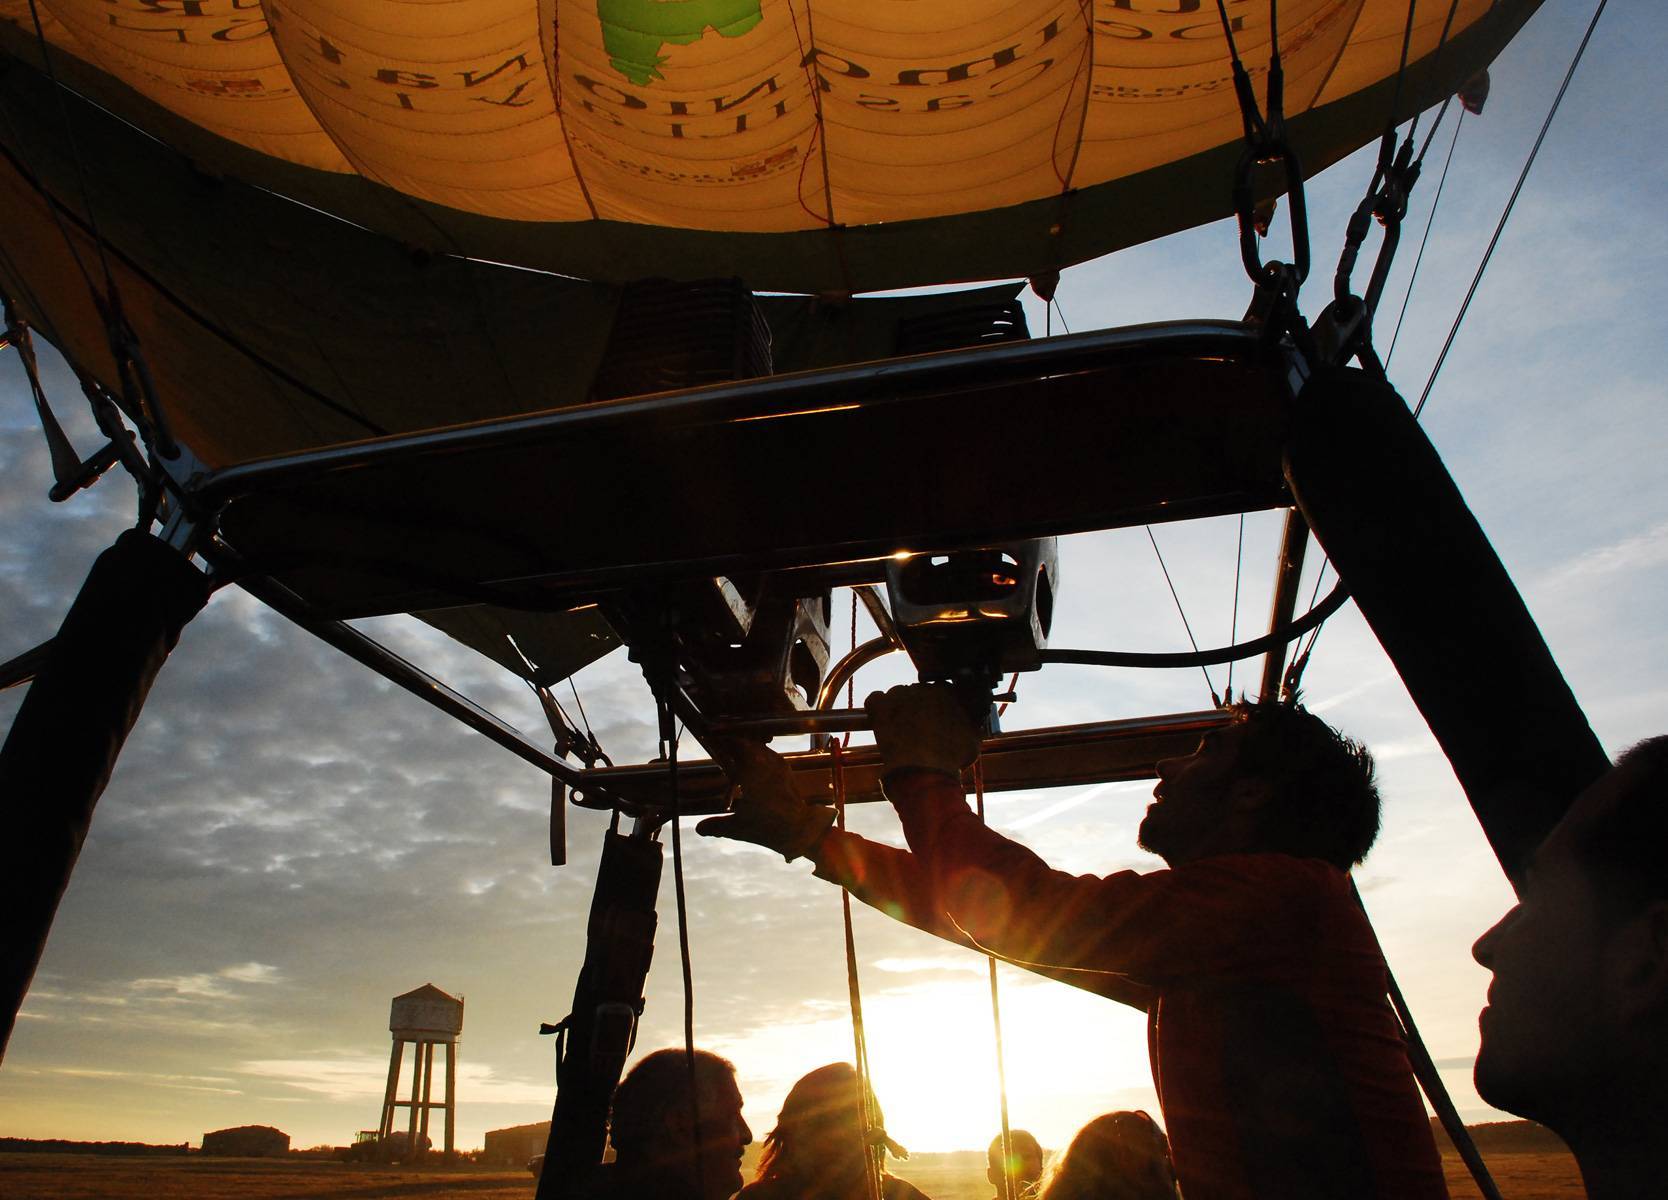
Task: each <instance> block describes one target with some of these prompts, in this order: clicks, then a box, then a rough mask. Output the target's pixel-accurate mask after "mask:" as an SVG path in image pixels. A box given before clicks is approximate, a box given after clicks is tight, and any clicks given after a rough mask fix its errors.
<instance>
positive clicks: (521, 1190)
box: [0, 1152, 1586, 1200]
mask: <svg viewBox="0 0 1668 1200" xmlns="http://www.w3.org/2000/svg"><path fill="white" fill-rule="evenodd" d="M979 1157H980V1156H978V1155H975V1154H969V1155H930V1156H923V1157H922V1158H921V1160H920V1161H919V1162H917V1163H913V1164H912V1163H900V1164H897V1165H898V1168H899V1169H898V1172H897V1173H898V1174H900V1175H902V1176H904V1177H905V1178H907V1179H909V1180H910V1181H911V1182H913V1183H914V1184H915V1185H916V1186H917V1187H919V1188H920V1189H921V1190H922V1191H924V1192H926V1193H927V1195H929V1196H931V1197H933V1200H989V1196H990V1187H989V1185H988V1184H987V1183H986V1182H985V1179H984V1172H983V1170H982V1169H981V1166H980V1163H979V1161H978V1160H979ZM1443 1161H1444V1162H1445V1164H1446V1165H1447V1168H1448V1182H1449V1186H1450V1187H1451V1188H1452V1189H1453V1194H1454V1200H1474V1198H1476V1197H1478V1195H1479V1193H1478V1192H1477V1189H1476V1187H1475V1186H1474V1185H1472V1184H1471V1183H1470V1181H1469V1179H1468V1178H1467V1176H1466V1174H1465V1168H1464V1167H1463V1166H1462V1165H1461V1163H1460V1161H1459V1159H1458V1158H1457V1157H1455V1156H1453V1155H1451V1154H1450V1155H1445V1156H1444V1159H1443ZM1490 1166H1491V1168H1492V1169H1493V1171H1494V1177H1495V1181H1496V1182H1497V1183H1498V1184H1499V1185H1500V1190H1501V1191H1502V1192H1504V1193H1505V1194H1506V1195H1508V1196H1510V1197H1511V1198H1512V1200H1575V1198H1578V1197H1581V1196H1584V1195H1585V1194H1586V1193H1585V1192H1583V1191H1582V1189H1581V1182H1580V1177H1579V1176H1578V1175H1577V1174H1576V1170H1575V1162H1574V1160H1573V1159H1571V1158H1570V1156H1569V1155H1568V1154H1562V1153H1547V1152H1518V1153H1505V1154H1496V1155H1493V1156H1491V1157H1490ZM532 1195H533V1179H532V1176H530V1175H528V1174H527V1172H525V1171H503V1170H496V1169H494V1170H488V1169H484V1168H476V1167H461V1168H457V1169H452V1170H447V1169H432V1170H422V1171H417V1170H411V1169H408V1168H404V1167H373V1166H363V1165H358V1164H354V1165H349V1164H346V1163H333V1162H308V1161H282V1160H280V1161H274V1160H270V1159H254V1158H202V1157H198V1156H192V1157H190V1158H118V1157H113V1156H100V1155H83V1154H0V1200H406V1198H410V1200H429V1198H431V1197H432V1198H441V1197H450V1196H458V1197H464V1198H466V1200H530V1197H531V1196H532Z"/></svg>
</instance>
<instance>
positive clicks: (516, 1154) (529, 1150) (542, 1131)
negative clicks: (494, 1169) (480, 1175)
mask: <svg viewBox="0 0 1668 1200" xmlns="http://www.w3.org/2000/svg"><path fill="white" fill-rule="evenodd" d="M549 1138H550V1122H549V1121H539V1122H537V1123H536V1124H533V1125H512V1126H511V1127H510V1128H508V1129H489V1130H488V1131H487V1135H486V1145H485V1148H484V1149H482V1151H481V1161H482V1162H486V1163H497V1164H498V1165H500V1166H505V1167H522V1166H526V1165H527V1160H528V1159H530V1158H532V1157H533V1155H535V1154H543V1153H544V1144H545V1142H546V1141H547V1140H549Z"/></svg>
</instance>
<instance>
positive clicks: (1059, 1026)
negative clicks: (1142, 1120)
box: [713, 952, 1158, 1151]
mask: <svg viewBox="0 0 1668 1200" xmlns="http://www.w3.org/2000/svg"><path fill="white" fill-rule="evenodd" d="M983 961H984V960H982V959H981V958H979V957H978V956H977V955H974V954H972V953H971V952H965V953H962V954H959V955H957V956H956V957H954V958H949V957H947V958H944V959H935V960H908V961H900V962H897V963H895V964H893V965H892V969H890V970H888V969H884V968H882V967H878V966H876V965H869V966H866V967H865V969H864V972H863V1016H864V1025H865V1028H866V1031H867V1043H868V1052H869V1063H870V1073H871V1076H872V1078H873V1080H874V1086H875V1092H876V1094H877V1095H878V1096H879V1098H880V1104H881V1107H882V1109H883V1110H884V1112H885V1117H886V1130H887V1132H888V1133H889V1134H891V1135H892V1137H893V1138H894V1139H895V1140H897V1141H898V1142H901V1143H902V1144H903V1145H904V1146H905V1147H907V1148H909V1149H911V1150H920V1151H940V1150H965V1149H982V1148H983V1147H984V1146H985V1145H986V1143H988V1142H989V1141H990V1139H991V1138H992V1137H994V1136H995V1135H996V1133H997V1131H998V1130H999V1128H1000V1116H999V1102H998V1089H997V1073H996V1051H995V1036H994V1033H993V1027H992V1021H991V1006H990V987H989V982H988V979H987V977H986V975H985V968H984V965H983ZM999 987H1000V992H1001V1007H1002V1032H1003V1039H1004V1045H1005V1059H1006V1066H1007V1079H1008V1104H1009V1119H1010V1122H1011V1123H1012V1125H1013V1126H1014V1127H1015V1128H1024V1129H1029V1130H1031V1131H1032V1132H1033V1133H1035V1134H1036V1135H1037V1137H1038V1138H1040V1139H1041V1140H1042V1142H1043V1144H1044V1145H1045V1146H1049V1147H1060V1146H1063V1145H1065V1143H1066V1142H1067V1141H1069V1140H1070V1138H1071V1135H1072V1134H1073V1133H1074V1132H1075V1131H1076V1130H1077V1129H1078V1128H1079V1127H1081V1126H1082V1125H1083V1124H1084V1123H1085V1122H1086V1121H1088V1120H1089V1119H1090V1118H1091V1117H1093V1116H1095V1115H1097V1114H1099V1113H1102V1112H1106V1111H1109V1110H1112V1109H1120V1108H1145V1109H1148V1110H1149V1111H1151V1112H1153V1113H1154V1114H1156V1113H1157V1111H1158V1100H1157V1097H1156V1095H1155V1094H1154V1093H1153V1090H1152V1077H1151V1074H1150V1072H1149V1069H1148V1066H1147V1054H1146V1025H1145V1018H1144V1016H1143V1015H1142V1014H1140V1013H1138V1012H1135V1011H1134V1010H1132V1009H1127V1008H1124V1007H1122V1006H1120V1005H1117V1004H1114V1003H1112V1002H1111V1001H1109V1000H1104V999H1102V998H1100V997H1098V996H1092V995H1089V994H1087V993H1085V992H1080V991H1077V990H1076V989H1074V988H1071V987H1068V986H1066V985H1064V984H1060V983H1053V982H1050V981H1046V980H1040V979H1033V978H1031V977H1029V976H1028V975H1026V974H1025V973H1024V972H1021V971H1019V970H1017V969H1014V968H1010V967H1003V968H1001V973H1000V980H999ZM819 1009H820V1010H821V1011H817V1012H814V1013H807V1019H806V1020H805V1021H803V1022H799V1023H778V1024H775V1025H772V1026H770V1027H768V1028H762V1029H759V1030H756V1031H754V1032H751V1033H749V1034H748V1035H747V1036H745V1037H743V1038H738V1039H735V1040H733V1041H728V1042H725V1043H724V1044H721V1045H714V1046H713V1048H714V1049H716V1050H717V1051H718V1052H719V1053H721V1054H724V1055H726V1056H728V1057H729V1058H731V1059H733V1060H734V1061H735V1063H736V1066H737V1071H738V1075H739V1077H740V1082H741V1084H742V1092H743V1094H744V1095H745V1096H746V1097H747V1101H748V1107H747V1118H748V1121H749V1123H750V1124H751V1125H752V1126H753V1131H754V1135H755V1136H756V1137H758V1138H763V1137H764V1135H765V1134H766V1133H767V1132H769V1130H770V1128H771V1127H772V1126H773V1125H774V1124H775V1120H776V1113H777V1111H778V1110H779V1108H780V1106H781V1102H782V1097H783V1096H784V1095H785V1094H786V1093H787V1090H788V1088H789V1087H791V1086H792V1085H793V1082H794V1080H796V1079H797V1078H799V1076H801V1075H803V1074H804V1073H805V1072H807V1071H810V1070H812V1069H813V1068H815V1067H818V1066H821V1065H822V1064H823V1063H826V1062H833V1061H846V1062H849V1061H851V1059H852V1057H853V1054H852V1048H853V1043H852V1033H851V1021H850V1016H849V1013H848V1012H847V1011H846V1010H845V1008H844V1007H843V1006H841V1007H839V1008H836V1007H834V1006H832V1005H830V1006H827V1007H822V1006H819Z"/></svg>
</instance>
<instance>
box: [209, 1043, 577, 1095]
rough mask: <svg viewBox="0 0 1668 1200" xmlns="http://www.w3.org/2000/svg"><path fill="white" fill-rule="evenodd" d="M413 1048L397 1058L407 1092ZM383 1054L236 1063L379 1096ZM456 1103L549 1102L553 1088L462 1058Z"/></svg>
mask: <svg viewBox="0 0 1668 1200" xmlns="http://www.w3.org/2000/svg"><path fill="white" fill-rule="evenodd" d="M444 1055H445V1050H444V1049H443V1048H440V1047H437V1048H436V1049H435V1080H434V1090H433V1093H432V1094H433V1095H435V1096H436V1097H439V1096H440V1095H441V1094H442V1093H443V1090H444V1087H445V1070H446V1069H445V1066H444V1064H443V1062H442V1059H443V1058H444ZM413 1057H414V1055H413V1053H412V1052H411V1051H410V1050H407V1051H406V1052H405V1054H404V1056H403V1061H402V1063H401V1068H402V1069H401V1072H400V1081H401V1085H402V1087H401V1092H402V1094H406V1093H407V1090H408V1089H409V1087H410V1083H411V1069H412V1067H411V1064H412V1061H413ZM388 1063H389V1059H388V1057H387V1056H383V1057H375V1056H371V1055H362V1054H343V1055H337V1056H332V1057H321V1058H293V1059H254V1060H251V1061H248V1062H243V1063H240V1064H239V1065H238V1070H239V1071H240V1072H241V1073H243V1074H246V1075H252V1076H254V1077H255V1078H256V1079H258V1080H261V1081H263V1082H265V1083H268V1084H279V1085H282V1086H284V1087H290V1088H295V1089H297V1090H299V1091H303V1092H307V1093H310V1094H314V1095H319V1096H325V1097H328V1098H329V1099H332V1100H358V1099H362V1098H364V1097H377V1098H381V1097H382V1096H383V1095H384V1092H385V1089H386V1088H387V1086H388ZM457 1097H458V1107H459V1108H460V1109H461V1108H462V1107H463V1106H464V1105H466V1104H468V1105H477V1104H528V1105H549V1103H550V1100H551V1088H550V1086H549V1085H548V1084H540V1083H534V1082H532V1081H529V1080H525V1079H514V1078H507V1077H504V1076H501V1075H499V1074H498V1073H497V1071H495V1070H494V1068H493V1067H491V1066H489V1065H487V1064H483V1063H469V1062H461V1063H459V1064H458V1077H457Z"/></svg>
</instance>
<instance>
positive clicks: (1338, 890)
mask: <svg viewBox="0 0 1668 1200" xmlns="http://www.w3.org/2000/svg"><path fill="white" fill-rule="evenodd" d="M867 708H868V710H869V715H870V719H871V721H872V723H873V725H874V729H875V740H876V743H877V745H878V747H879V749H880V754H881V759H882V775H883V781H884V785H885V789H886V794H887V797H888V798H889V799H890V800H891V801H892V803H893V805H894V807H895V808H896V809H897V811H898V815H899V819H900V821H901V822H902V825H903V831H904V836H905V838H906V839H907V841H908V842H909V847H910V851H911V852H912V853H905V852H902V851H899V850H895V849H893V848H891V847H885V846H879V845H877V844H876V843H873V842H868V841H866V840H864V839H862V838H858V837H856V836H855V835H852V834H847V833H843V832H841V831H838V830H832V829H830V825H831V823H832V816H831V814H830V813H829V810H827V809H826V808H822V807H820V806H808V805H805V804H803V803H801V802H800V801H799V800H798V799H797V797H796V796H795V795H794V792H793V789H792V784H791V780H790V778H789V773H788V768H787V766H786V764H785V763H783V762H782V760H781V759H780V758H779V757H777V756H775V755H773V754H771V753H770V752H769V751H768V750H766V749H764V748H763V747H759V746H751V747H735V748H733V749H734V753H733V755H732V756H731V757H733V759H734V764H733V767H734V773H735V774H736V775H737V776H738V781H739V782H740V784H741V796H740V797H739V798H738V800H737V801H736V804H735V808H734V814H733V815H731V816H727V817H718V818H710V819H709V820H707V821H704V822H702V825H701V830H702V832H705V833H714V834H718V835H720V836H729V837H738V838H742V839H744V840H748V841H754V842H758V843H760V844H762V845H766V846H769V847H771V848H772V849H775V850H778V851H780V852H781V853H782V854H784V855H785V856H786V857H788V858H789V859H790V860H791V859H792V858H794V857H796V856H799V855H804V856H807V857H809V858H810V859H811V860H812V861H813V863H815V865H816V868H817V874H818V875H820V876H822V877H823V878H826V879H830V880H833V881H835V882H838V883H841V884H843V885H845V886H847V887H850V888H851V889H852V891H853V893H854V894H856V895H858V896H859V897H861V898H862V899H864V900H866V901H867V902H869V903H871V904H874V905H876V906H877V907H880V908H882V909H883V910H884V911H889V912H894V913H895V915H901V916H902V917H903V918H904V919H906V920H910V921H911V922H912V923H915V924H918V925H920V926H921V927H922V928H926V929H929V930H932V931H934V932H938V931H940V930H942V929H943V927H944V926H945V925H952V926H953V927H955V928H956V929H958V930H960V931H963V936H962V939H961V940H964V941H970V942H972V943H974V944H976V945H978V946H979V947H980V948H983V949H988V950H990V951H992V952H994V953H996V954H999V955H1002V956H1004V957H1007V958H1010V959H1012V960H1014V961H1016V962H1019V963H1021V964H1022V965H1031V964H1039V963H1040V964H1047V965H1048V966H1049V967H1050V968H1054V969H1065V970H1068V971H1073V972H1080V973H1085V974H1086V976H1087V977H1088V978H1096V977H1097V976H1099V977H1102V978H1105V979H1109V980H1114V981H1116V983H1115V986H1111V987H1103V986H1101V985H1095V986H1094V987H1093V990H1097V991H1104V992H1106V993H1107V994H1112V995H1116V996H1117V998H1120V999H1125V1000H1128V1001H1130V1002H1133V1003H1137V1004H1139V1005H1140V1006H1142V1007H1144V1008H1146V1010H1147V1012H1148V1051H1149V1055H1150V1057H1151V1060H1152V1066H1153V1076H1154V1081H1155V1083H1156V1084H1157V1087H1158V1091H1159V1099H1160V1103H1161V1104H1162V1105H1163V1108H1164V1115H1165V1122H1166V1124H1167V1125H1168V1127H1169V1133H1170V1141H1171V1147H1172V1152H1173V1155H1174V1160H1175V1166H1176V1174H1177V1177H1178V1178H1179V1180H1180V1182H1181V1185H1182V1191H1183V1193H1184V1194H1185V1195H1186V1196H1187V1197H1188V1200H1241V1198H1247V1200H1248V1198H1251V1197H1299V1196H1301V1197H1304V1198H1305V1200H1321V1198H1326V1197H1339V1198H1340V1200H1342V1198H1348V1200H1371V1198H1374V1197H1378V1198H1381V1200H1425V1198H1428V1197H1445V1196H1446V1195H1447V1187H1446V1184H1445V1183H1444V1182H1443V1176H1442V1168H1441V1160H1440V1158H1439V1156H1438V1154H1437V1150H1436V1144H1435V1141H1434V1139H1433V1138H1432V1136H1431V1132H1430V1124H1429V1122H1428V1120H1427V1119H1426V1116H1425V1110H1424V1105H1423V1104H1422V1103H1421V1101H1420V1099H1419V1093H1418V1089H1417V1087H1416V1086H1415V1084H1414V1080H1413V1073H1412V1068H1411V1067H1410V1066H1409V1064H1408V1059H1407V1053H1406V1048H1405V1046H1404V1044H1403V1041H1402V1037H1401V1033H1400V1028H1399V1026H1398V1025H1397V1023H1396V1020H1395V1016H1394V1014H1393V1012H1392V1011H1391V1009H1390V1007H1389V1004H1388V1002H1387V1001H1386V999H1385V993H1386V990H1387V984H1388V979H1387V972H1386V969H1385V965H1384V958H1383V955H1382V953H1381V952H1380V950H1379V947H1378V941H1377V939H1376V938H1375V937H1374V935H1373V931H1372V928H1371V926H1370V925H1369V924H1368V923H1367V919H1366V916H1365V914H1364V913H1363V912H1362V911H1361V909H1360V906H1359V905H1358V904H1357V902H1356V900H1355V898H1354V894H1353V891H1352V889H1351V887H1350V882H1349V877H1348V875H1347V871H1348V870H1349V868H1350V867H1351V866H1352V865H1353V864H1355V863H1357V862H1360V861H1361V859H1362V858H1364V857H1365V856H1366V853H1367V850H1368V848H1369V847H1370V846H1371V845H1372V843H1373V839H1374V838H1375V837H1376V836H1377V834H1378V822H1379V798H1378V791H1377V788H1376V787H1375V786H1374V783H1373V765H1372V757H1371V756H1370V755H1369V754H1368V753H1367V752H1366V751H1365V750H1364V749H1363V748H1362V747H1361V746H1359V745H1357V744H1356V743H1354V742H1351V741H1349V740H1348V739H1346V738H1343V737H1341V736H1340V735H1339V734H1337V733H1336V732H1335V731H1334V730H1332V729H1331V728H1329V727H1328V726H1327V725H1326V724H1325V723H1324V722H1322V721H1321V720H1319V719H1318V718H1316V717H1314V716H1312V715H1310V714H1309V713H1307V712H1305V711H1304V710H1303V709H1301V708H1299V707H1296V706H1294V705H1279V704H1241V705H1237V706H1235V707H1234V710H1233V711H1234V715H1235V717H1236V718H1237V719H1236V720H1235V721H1234V722H1233V723H1232V724H1230V725H1228V726H1226V727H1224V728H1221V729H1218V730H1216V731H1214V732H1212V733H1210V734H1207V735H1206V736H1205V738H1204V739H1203V741H1202V742H1201V743H1200V746H1199V749H1198V750H1197V751H1196V752H1195V753H1194V754H1192V755H1190V756H1188V757H1186V758H1176V759H1168V760H1165V761H1164V762H1161V763H1159V764H1158V781H1159V782H1158V786H1157V787H1156V788H1154V789H1153V803H1152V804H1151V805H1150V806H1149V807H1148V809H1147V813H1146V816H1145V817H1144V819H1143V820H1142V822H1141V826H1140V831H1139V835H1138V840H1139V842H1140V844H1141V845H1142V846H1143V847H1145V848H1146V849H1148V850H1151V851H1152V852H1153V853H1155V854H1158V855H1159V856H1160V857H1162V858H1163V859H1164V860H1165V862H1166V863H1168V864H1169V869H1167V870H1161V871H1152V872H1147V873H1139V872H1135V871H1120V872H1117V873H1115V874H1112V875H1108V876H1106V877H1104V878H1097V877H1095V876H1092V875H1083V876H1073V875H1067V874H1065V873H1064V872H1061V871H1055V870H1052V869H1051V868H1050V867H1049V866H1048V865H1047V864H1046V863H1044V862H1043V861H1042V860H1041V859H1040V858H1038V857H1037V856H1036V855H1035V854H1033V853H1032V852H1031V851H1030V850H1028V849H1026V848H1025V847H1024V846H1022V845H1020V844H1018V843H1017V842H1013V841H1010V840H1008V839H1007V838H1004V837H1002V836H1000V835H999V834H997V833H994V832H993V831H991V830H989V829H987V828H986V827H985V826H984V825H983V824H982V823H981V822H980V821H979V819H978V818H977V817H976V816H975V815H974V814H973V812H972V810H971V809H970V808H969V807H968V805H967V801H966V798H965V796H964V795H963V792H962V785H961V772H962V770H963V769H964V768H966V767H968V766H969V765H971V764H972V763H973V761H974V759H975V758H976V757H977V755H978V748H979V739H978V736H977V733H976V732H975V730H974V729H973V727H972V725H971V723H970V722H969V721H968V719H967V717H966V715H965V712H964V710H963V709H962V708H961V706H960V704H959V702H958V701H957V699H956V697H955V695H954V693H953V692H952V691H951V690H950V689H948V688H945V687H941V686H933V685H920V684H917V685H912V686H910V687H904V688H894V689H892V690H891V691H889V692H886V693H884V694H876V695H873V696H870V697H869V700H868V704H867ZM1069 1051H1070V1046H1069V1045H1062V1047H1061V1052H1062V1053H1067V1052H1069Z"/></svg>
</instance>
